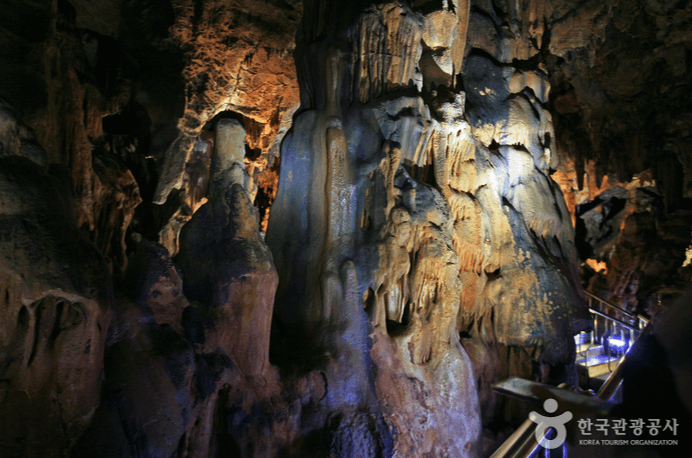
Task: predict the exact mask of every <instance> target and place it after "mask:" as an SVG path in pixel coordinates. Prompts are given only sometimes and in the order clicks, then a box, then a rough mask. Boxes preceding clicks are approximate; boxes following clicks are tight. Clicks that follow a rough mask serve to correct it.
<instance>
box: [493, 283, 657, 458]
mask: <svg viewBox="0 0 692 458" xmlns="http://www.w3.org/2000/svg"><path fill="white" fill-rule="evenodd" d="M584 294H586V297H587V298H588V300H589V311H590V312H591V314H592V317H593V320H594V329H593V331H591V332H588V333H586V332H584V333H580V334H578V335H577V336H579V337H577V336H575V340H577V339H579V340H578V341H577V346H578V348H577V350H579V346H580V343H579V342H580V341H581V340H583V343H581V346H587V345H588V347H585V348H589V347H590V348H595V347H598V346H601V347H602V348H603V349H604V350H605V352H604V354H605V356H609V355H617V358H616V360H615V363H614V365H613V370H608V373H609V375H608V377H607V379H606V380H605V382H604V383H603V384H602V385H601V387H600V389H599V390H598V393H597V397H598V399H599V400H601V401H611V400H612V399H613V398H615V396H616V393H617V391H618V389H619V388H620V385H621V384H622V367H623V366H622V362H623V361H624V359H625V355H626V353H627V351H628V350H629V349H630V348H631V347H632V345H634V343H635V342H636V341H637V340H638V339H640V338H641V337H642V336H644V335H645V334H647V333H648V332H650V330H651V325H650V323H649V320H648V319H646V318H645V317H642V316H640V315H633V314H631V313H629V312H627V311H625V310H622V309H621V308H620V307H617V306H616V305H614V304H611V303H610V302H608V301H606V300H604V299H601V298H599V297H598V296H596V295H594V294H592V293H591V292H589V291H584ZM594 301H596V302H598V303H599V304H600V307H599V308H600V310H598V309H597V308H596V307H594ZM605 310H607V311H605ZM608 312H610V313H612V314H613V315H609V314H608ZM584 356H585V362H588V357H589V355H588V354H585V355H584ZM607 364H608V369H610V361H608V363H607ZM562 387H563V385H560V388H562ZM585 396H586V395H585ZM535 431H536V424H535V423H534V422H533V421H531V420H530V419H528V418H527V419H526V421H525V422H524V423H522V425H521V426H519V428H517V430H516V431H514V433H513V434H512V435H511V436H509V438H507V440H506V441H505V442H504V443H503V444H502V445H501V446H500V447H499V448H498V449H497V451H496V452H495V453H493V455H492V456H491V458H529V457H535V456H538V453H539V452H540V451H541V447H539V444H538V441H537V440H536V437H535ZM552 452H553V453H550V454H549V456H563V457H566V456H567V449H566V444H563V446H562V447H560V448H559V449H555V450H553V451H552Z"/></svg>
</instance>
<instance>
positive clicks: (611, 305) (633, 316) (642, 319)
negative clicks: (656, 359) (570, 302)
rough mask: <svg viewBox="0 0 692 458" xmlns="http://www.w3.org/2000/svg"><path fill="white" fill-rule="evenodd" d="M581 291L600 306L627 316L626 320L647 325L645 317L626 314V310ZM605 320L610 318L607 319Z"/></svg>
mask: <svg viewBox="0 0 692 458" xmlns="http://www.w3.org/2000/svg"><path fill="white" fill-rule="evenodd" d="M583 291H584V294H585V295H586V296H587V297H589V298H590V299H596V300H597V301H598V302H600V303H601V304H603V305H605V306H606V307H609V308H611V309H613V310H616V311H618V312H619V313H622V314H623V315H625V316H627V317H628V318H630V319H632V320H640V321H642V322H643V323H644V324H649V319H648V318H646V317H644V316H642V315H639V314H637V315H635V314H633V313H630V312H628V311H627V310H624V309H622V308H620V307H618V306H617V305H615V304H613V303H612V302H608V301H607V300H605V299H602V298H600V297H598V296H596V295H595V294H594V293H592V292H591V291H589V290H586V289H585V290H583ZM589 308H593V307H589ZM607 318H612V317H607ZM640 329H641V328H640Z"/></svg>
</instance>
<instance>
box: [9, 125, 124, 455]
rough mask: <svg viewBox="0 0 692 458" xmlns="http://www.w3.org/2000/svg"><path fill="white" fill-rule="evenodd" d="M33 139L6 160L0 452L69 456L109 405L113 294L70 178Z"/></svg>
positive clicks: (104, 265) (108, 277)
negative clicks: (40, 160)
mask: <svg viewBox="0 0 692 458" xmlns="http://www.w3.org/2000/svg"><path fill="white" fill-rule="evenodd" d="M3 121H4V126H3V127H7V125H8V124H10V125H11V123H12V122H13V121H12V120H11V119H8V118H7V117H5V119H4V120H3ZM18 131H19V132H23V128H21V129H18ZM25 139H26V136H23V135H22V136H21V137H20V138H16V139H15V141H16V142H20V143H22V146H21V147H20V148H19V149H18V150H14V152H15V153H17V154H16V155H15V154H13V155H6V156H3V157H1V158H0V291H1V293H0V298H1V299H0V306H1V307H2V315H1V316H0V380H2V381H1V382H0V387H1V388H0V427H1V428H2V430H3V435H2V439H0V450H2V451H3V455H6V456H60V455H61V454H62V453H63V451H65V450H67V449H69V448H70V447H71V446H72V445H73V444H74V442H75V440H76V439H77V438H78V437H79V436H80V435H81V434H82V433H83V432H84V430H85V429H86V427H87V426H88V425H89V422H90V420H91V418H92V416H93V415H94V411H95V410H96V408H97V407H98V405H99V402H100V388H101V381H102V376H103V374H102V370H103V354H104V346H105V345H104V344H105V340H106V332H107V330H108V326H109V322H110V319H111V315H112V309H111V307H112V299H113V297H112V294H113V293H112V286H111V278H110V275H109V273H108V268H107V266H106V263H105V261H104V259H103V257H102V256H101V254H100V253H99V252H98V251H97V249H96V248H95V247H94V246H93V245H92V244H91V243H89V242H88V241H87V240H86V238H85V237H84V236H83V234H82V233H80V231H79V230H78V226H77V223H76V220H75V218H74V201H73V199H72V197H71V190H70V189H69V178H68V176H67V173H66V170H64V169H62V168H54V167H51V169H50V170H49V169H48V168H47V167H45V166H41V165H39V164H37V163H36V162H34V161H33V160H31V159H33V158H35V157H36V156H37V155H39V154H38V152H41V150H40V148H39V147H38V146H37V145H36V144H24V140H25ZM12 143H15V142H11V143H10V144H9V145H8V144H5V143H4V142H3V147H2V148H0V149H2V150H4V151H10V152H11V151H12V149H11V145H12ZM15 144H16V143H15ZM5 146H7V148H5ZM27 156H28V157H27ZM39 156H40V155H39ZM30 158H31V159H30Z"/></svg>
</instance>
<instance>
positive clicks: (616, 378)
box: [491, 290, 652, 458]
mask: <svg viewBox="0 0 692 458" xmlns="http://www.w3.org/2000/svg"><path fill="white" fill-rule="evenodd" d="M584 293H585V294H586V295H587V296H588V297H590V298H593V299H596V300H598V301H600V302H601V303H603V304H605V305H606V306H608V307H610V308H613V309H615V310H617V311H618V312H621V313H623V314H624V315H626V316H627V317H631V318H632V319H633V320H634V319H638V320H641V321H640V322H643V323H645V326H644V328H643V329H642V328H639V329H637V328H634V327H632V326H631V325H628V324H627V323H625V322H623V321H622V320H618V319H617V318H613V317H610V316H608V315H606V314H604V313H601V312H599V311H597V310H593V309H592V308H591V307H590V308H589V311H590V312H592V313H594V314H597V315H599V316H602V317H604V318H606V319H608V320H612V321H614V322H616V323H618V324H619V325H621V326H624V327H625V328H627V329H629V330H630V331H632V332H637V333H638V335H637V337H636V339H634V342H632V345H634V343H635V342H637V341H639V339H641V338H642V337H643V336H644V335H646V334H648V333H649V332H650V331H651V329H652V327H651V323H650V321H649V320H648V319H647V318H645V317H643V316H641V315H633V314H631V313H629V312H627V311H625V310H622V309H621V308H620V307H618V306H616V305H614V304H611V303H610V302H608V301H606V300H605V299H601V298H600V297H598V296H596V295H594V294H593V293H591V292H589V291H586V290H584ZM594 332H595V331H594ZM625 358H626V355H625V356H623V357H622V358H620V359H619V360H618V365H617V366H616V367H615V370H613V372H611V373H610V375H609V376H608V378H607V379H606V380H605V382H603V385H601V388H600V389H599V390H598V393H597V395H596V396H597V397H598V398H599V399H600V400H603V401H610V400H612V399H613V397H614V395H615V393H616V392H617V390H618V388H619V387H620V385H621V384H622V380H623V364H622V363H623V362H624V361H625ZM532 426H534V427H533V428H532ZM535 426H536V425H535V423H534V422H533V421H531V420H530V419H528V418H527V419H526V420H525V421H524V423H522V424H521V426H519V428H517V429H516V431H514V433H512V435H510V436H509V437H508V438H507V440H506V441H505V442H504V443H503V444H502V445H501V446H500V447H499V448H498V449H497V450H496V451H495V453H493V454H492V456H491V458H527V457H529V456H531V455H532V454H533V453H534V452H535V450H536V449H537V447H538V441H537V440H536V437H535V434H534V432H535Z"/></svg>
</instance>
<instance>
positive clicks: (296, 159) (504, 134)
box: [267, 2, 587, 455]
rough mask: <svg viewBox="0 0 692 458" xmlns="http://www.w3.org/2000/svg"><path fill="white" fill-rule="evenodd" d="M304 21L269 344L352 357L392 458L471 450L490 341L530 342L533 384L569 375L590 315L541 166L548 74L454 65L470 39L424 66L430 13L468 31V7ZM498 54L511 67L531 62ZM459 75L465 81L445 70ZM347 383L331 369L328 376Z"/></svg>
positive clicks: (285, 152)
mask: <svg viewBox="0 0 692 458" xmlns="http://www.w3.org/2000/svg"><path fill="white" fill-rule="evenodd" d="M325 5H326V6H325V8H326V9H325V10H324V11H322V10H321V11H322V12H325V11H326V12H327V13H328V12H330V11H332V10H331V9H332V8H333V9H335V10H336V9H337V6H336V4H333V3H330V2H327V3H326V4H325ZM311 14H317V13H314V12H311V11H310V10H308V9H306V10H305V20H304V22H303V29H302V30H301V32H300V34H299V37H301V38H302V41H299V42H298V44H297V56H296V61H297V64H298V69H299V72H300V73H299V74H300V75H301V81H303V82H304V85H303V86H302V87H301V101H302V105H301V109H300V110H299V113H298V114H297V116H296V117H295V119H294V123H293V127H292V129H291V131H289V133H288V134H287V136H286V138H285V140H284V143H283V147H282V169H281V177H280V181H279V192H278V194H277V198H276V201H275V202H274V205H273V207H272V211H271V215H270V221H269V229H268V233H267V243H268V244H269V246H270V248H271V249H272V252H273V253H274V256H275V263H276V266H277V270H278V271H279V272H280V282H279V289H278V292H277V299H276V317H277V319H278V322H279V323H281V325H282V326H283V327H284V328H285V336H283V338H280V337H277V338H276V339H275V341H276V344H277V345H279V346H284V345H289V346H290V345H291V343H293V345H298V344H297V342H300V344H301V345H305V344H306V343H307V344H308V345H313V346H316V347H317V348H320V349H321V351H324V352H327V353H329V354H331V355H332V356H333V357H334V358H335V359H337V360H338V359H339V357H340V356H339V355H344V354H345V355H347V358H348V360H349V361H352V366H351V367H352V368H353V371H358V370H359V369H358V367H363V368H364V369H361V370H362V371H363V372H364V373H365V374H368V376H369V377H371V378H372V379H373V381H374V385H375V393H374V394H375V396H376V398H377V401H378V405H379V407H380V409H382V411H383V412H385V414H386V416H387V415H388V416H389V421H391V424H392V425H395V426H396V429H397V431H398V436H397V437H396V438H395V449H396V450H402V451H403V450H405V451H406V452H404V453H412V450H418V451H421V450H423V451H425V452H426V453H427V452H430V451H433V450H435V453H441V452H440V450H443V449H444V450H454V451H455V452H454V453H452V455H454V454H459V455H464V454H465V453H467V452H466V451H465V450H468V448H470V447H471V445H469V444H472V443H473V442H474V441H475V440H476V438H477V437H478V429H477V425H478V422H479V418H478V415H479V413H478V407H477V405H476V403H477V401H476V398H475V395H474V390H475V386H474V385H475V383H474V378H475V379H476V380H477V381H478V382H479V383H480V384H481V386H482V390H481V394H482V397H483V401H484V402H486V403H489V402H491V400H490V399H489V396H490V394H489V393H488V392H487V389H488V384H489V382H491V381H493V380H494V379H495V378H497V377H499V376H501V374H502V370H501V368H500V367H498V365H493V364H492V363H490V364H488V361H492V360H496V361H497V360H498V359H501V358H502V357H501V356H498V355H499V353H501V352H502V351H505V350H501V348H505V347H506V348H509V347H510V346H514V347H517V348H531V349H533V350H531V351H532V352H533V355H532V358H528V359H527V360H526V362H529V361H530V360H531V359H532V360H533V361H535V362H536V363H539V364H541V365H543V369H542V370H541V373H539V374H537V376H539V377H542V378H543V380H545V381H555V380H568V381H571V382H572V383H574V382H575V379H574V377H575V376H574V373H570V371H569V369H567V370H566V369H565V368H566V367H569V365H570V361H571V360H572V359H573V356H572V355H573V351H574V350H573V341H572V338H571V336H572V334H573V333H574V332H575V331H576V330H577V329H578V327H579V326H586V320H585V318H587V316H586V313H585V309H584V307H583V302H582V301H581V299H580V298H579V295H578V293H577V289H578V286H577V281H576V270H575V261H576V251H575V248H574V244H573V237H574V233H573V229H572V225H571V218H570V214H569V212H568V210H567V207H566V205H565V202H564V199H563V198H562V193H561V191H560V189H559V187H558V185H557V184H556V183H555V182H554V181H553V180H552V179H551V178H550V176H549V173H550V168H551V167H555V164H556V158H555V156H554V155H553V154H552V152H551V149H550V148H551V144H550V142H551V139H552V138H554V136H555V134H554V132H553V129H552V122H551V116H550V113H549V112H548V111H547V110H546V109H545V108H544V106H543V104H545V103H546V102H547V97H548V93H549V87H550V85H549V83H548V78H547V75H546V73H545V70H544V69H541V68H540V67H539V66H537V65H535V66H534V67H533V68H530V67H529V65H523V66H516V67H515V66H513V65H511V64H502V63H500V62H497V61H496V60H495V59H493V58H491V57H489V56H487V54H483V53H480V52H476V50H475V49H472V50H471V53H470V55H469V57H468V58H467V60H466V61H465V62H463V67H462V62H461V59H460V58H459V59H456V58H455V57H454V56H456V54H455V49H457V47H458V46H463V37H462V38H461V39H462V43H461V44H460V43H457V42H455V40H454V37H447V40H448V41H447V42H445V43H443V44H440V50H441V51H440V53H439V55H438V56H437V57H439V59H438V60H433V62H434V63H435V65H433V64H432V63H431V62H430V61H429V60H425V59H424V56H425V55H426V54H425V53H426V49H428V48H429V47H430V44H429V42H430V41H434V40H435V38H434V37H431V35H430V30H436V27H439V26H440V23H438V22H440V21H442V23H443V22H444V21H448V22H450V24H451V23H453V24H456V25H457V26H458V27H460V29H461V30H465V29H466V27H467V26H466V24H467V22H468V17H469V5H468V4H466V3H458V4H457V3H455V4H454V7H451V6H449V5H448V6H446V7H442V8H441V9H440V10H439V11H437V12H434V13H430V12H428V14H427V15H424V14H422V13H420V12H416V11H414V10H412V9H410V8H409V7H408V6H405V5H403V4H400V3H397V2H389V3H386V4H382V5H377V6H374V5H367V4H364V5H358V6H354V7H349V8H345V9H343V8H341V7H339V13H338V15H337V14H334V16H331V15H330V14H327V16H326V17H328V18H330V19H328V20H324V21H322V22H320V21H317V20H316V19H314V20H313V16H311ZM320 14H321V13H320ZM440 18H446V19H444V20H443V19H440ZM436 21H437V22H436ZM470 30H473V28H472V27H471V29H470ZM503 46H504V45H503ZM510 48H511V46H510ZM502 49H504V48H502ZM442 50H444V51H442ZM505 51H506V52H507V53H509V54H508V56H505V58H506V59H505V60H507V61H511V60H512V59H517V58H522V59H528V58H529V57H530V56H531V54H530V53H528V51H522V50H521V49H517V50H515V49H513V48H511V49H509V50H504V51H502V52H505ZM527 53H528V54H527ZM524 54H526V55H524ZM534 54H535V52H534ZM445 62H446V63H445ZM462 68H463V70H464V77H463V83H464V87H465V88H466V90H465V91H461V90H458V89H455V86H454V84H453V82H454V78H452V77H451V76H453V75H456V73H458V72H459V69H462ZM445 74H446V75H447V77H444V75H445ZM468 106H470V107H472V108H471V109H469V110H468V112H465V107H468ZM354 298H357V300H355V301H354ZM361 308H362V309H363V310H361ZM582 319H584V320H582ZM362 323H366V326H364V325H363V324H362ZM460 332H465V333H467V334H468V335H469V336H470V337H469V339H467V341H466V342H465V344H466V345H467V346H469V347H470V348H471V351H472V352H473V357H474V358H475V362H476V374H474V368H473V365H472V364H471V362H470V360H469V358H468V356H467V355H466V352H465V351H464V350H463V348H462V347H461V346H460V342H459V333H460ZM358 333H360V335H361V337H360V338H357V336H358ZM363 354H366V355H367V356H368V357H369V358H371V361H372V362H373V363H374V365H375V370H374V373H373V371H371V370H368V368H367V358H364V357H363V356H362V355H363ZM489 354H490V356H488V355H489ZM354 355H355V356H354ZM492 355H495V356H492ZM277 357H280V356H277ZM359 359H360V361H359ZM500 365H502V364H500ZM452 367H454V369H453V372H454V373H455V381H456V382H455V383H456V384H457V386H456V387H455V389H454V390H451V391H449V390H448V383H451V380H450V379H449V377H450V375H449V372H448V371H449V370H451V369H450V368H452ZM572 370H573V369H572ZM530 372H531V371H529V373H524V374H523V375H525V376H532V374H531V373H530ZM342 376H343V375H342V374H341V373H340V372H339V371H338V370H335V371H334V372H333V373H329V372H328V373H327V380H328V383H336V384H337V385H338V383H340V382H339V380H340V377H342ZM353 386H358V385H357V384H356V385H353ZM359 389H360V388H359ZM420 391H423V392H425V393H427V395H428V396H429V397H428V398H427V401H426V402H428V403H429V405H436V406H437V408H433V409H428V408H427V407H424V406H425V405H426V404H425V403H423V404H421V403H420V400H419V398H418V395H417V393H419V392H420ZM451 393H453V394H451ZM450 398H451V399H453V400H452V402H451V403H450V405H447V407H445V408H444V410H446V411H447V412H448V413H449V415H451V416H452V417H454V416H455V415H456V416H457V417H455V418H459V420H458V421H459V423H458V424H457V423H454V421H457V420H454V421H452V423H453V424H454V425H455V426H452V428H451V429H450V430H445V429H444V428H439V425H440V424H444V423H445V422H444V420H443V419H442V418H436V417H435V414H434V413H433V412H436V411H438V409H440V408H442V406H443V405H446V404H445V403H446V402H449V400H450ZM354 402H356V404H351V406H352V407H355V406H356V405H358V404H357V403H358V402H365V400H364V399H360V398H359V399H356V400H355V401H354ZM450 409H451V410H450ZM386 418H387V417H386ZM416 418H426V420H425V422H426V423H425V424H427V425H429V428H430V430H432V429H433V425H438V427H437V428H436V429H435V433H434V434H433V435H434V438H432V437H425V434H422V433H421V432H420V430H418V429H417V428H414V427H412V425H413V424H415V422H416V420H415V419H416ZM461 419H465V420H461ZM421 421H422V420H421ZM429 434H432V433H429ZM433 444H435V445H433ZM438 444H439V445H438ZM438 446H439V447H440V448H439V449H437V448H435V447H438ZM427 447H429V448H427Z"/></svg>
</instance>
